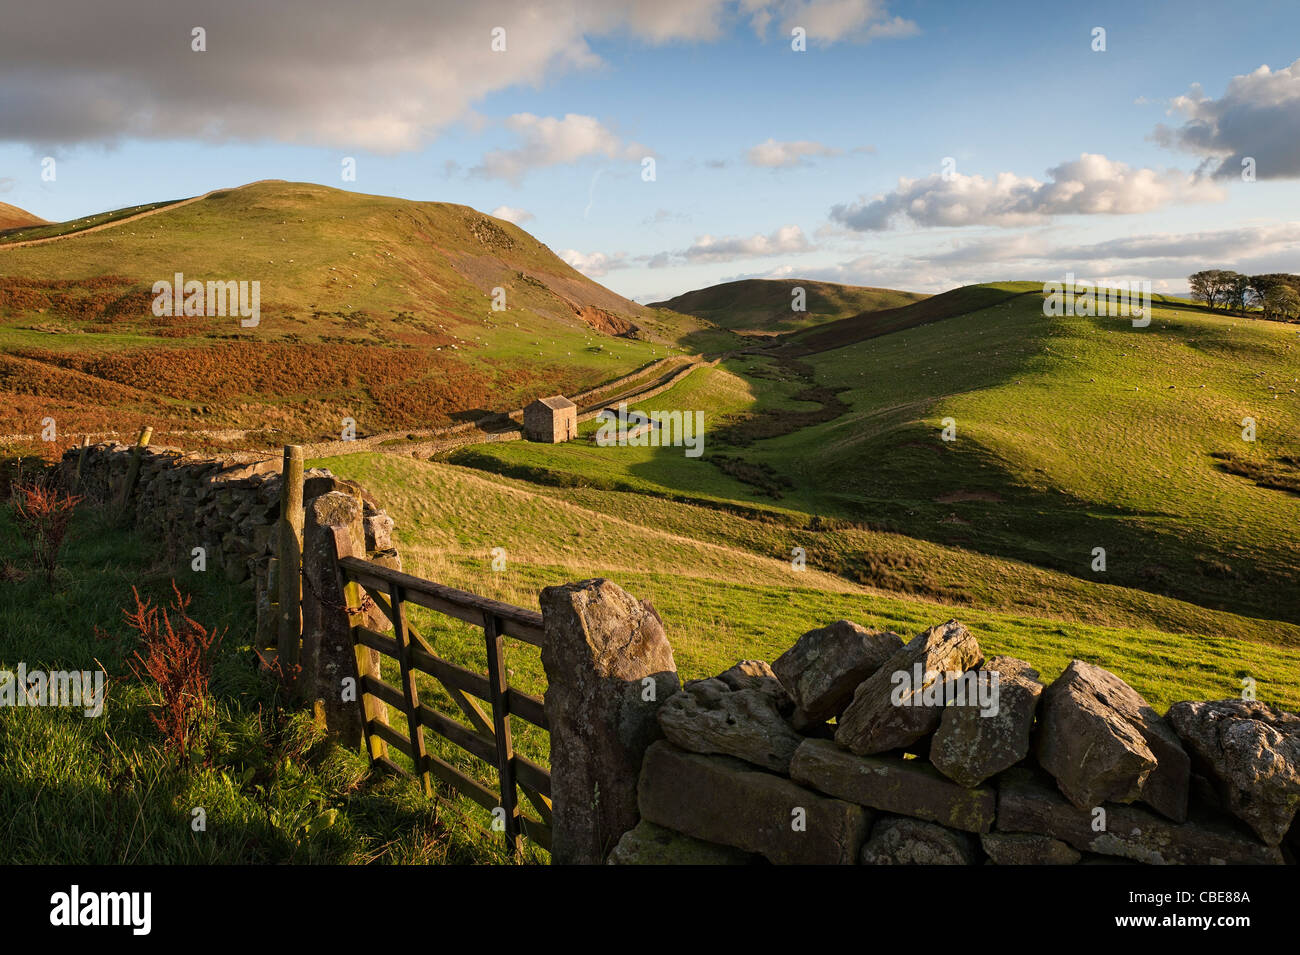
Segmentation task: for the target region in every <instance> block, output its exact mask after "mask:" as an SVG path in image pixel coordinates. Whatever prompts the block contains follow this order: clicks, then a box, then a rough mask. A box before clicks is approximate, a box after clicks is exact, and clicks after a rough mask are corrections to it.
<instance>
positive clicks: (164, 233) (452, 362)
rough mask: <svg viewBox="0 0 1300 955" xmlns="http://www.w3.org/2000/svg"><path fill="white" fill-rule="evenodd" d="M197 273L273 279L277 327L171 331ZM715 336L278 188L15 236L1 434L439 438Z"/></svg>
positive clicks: (360, 203) (269, 288)
mask: <svg viewBox="0 0 1300 955" xmlns="http://www.w3.org/2000/svg"><path fill="white" fill-rule="evenodd" d="M155 209H156V210H157V211H153V210H155ZM141 213H147V214H144V215H143V216H142V215H141ZM106 226H107V227H106ZM54 236H63V237H62V238H59V239H58V240H57V241H49V242H44V243H39V244H35V245H16V244H15V243H19V242H28V241H31V240H32V239H34V238H42V237H45V238H51V237H54ZM6 242H7V243H8V245H7V247H6V244H5V243H6ZM177 272H180V273H183V274H184V276H185V277H186V278H187V279H198V280H200V281H210V280H211V281H217V280H220V281H226V280H236V281H248V282H252V281H257V282H259V283H260V290H261V321H260V324H259V325H258V326H257V327H255V328H242V327H241V326H240V322H239V319H238V318H236V317H224V318H223V317H203V316H191V317H172V316H170V315H167V316H163V317H156V316H154V315H153V313H152V308H151V306H152V303H153V292H152V286H153V283H154V282H156V281H170V280H171V279H172V276H173V275H174V274H175V273H177ZM494 288H502V289H504V290H505V301H506V306H507V307H506V310H504V311H494V310H492V308H491V299H492V295H493V291H492V290H493V289H494ZM702 327H703V323H701V322H700V321H699V320H697V319H693V318H689V317H687V316H681V315H676V314H674V313H671V312H667V311H663V310H654V309H648V308H646V307H644V306H641V305H638V304H636V303H634V302H631V301H629V300H628V299H625V298H623V297H621V296H619V295H616V294H615V293H613V292H611V291H610V290H608V289H606V288H604V287H603V286H601V285H598V284H597V283H595V282H592V281H591V280H590V279H587V278H586V277H584V276H583V275H581V274H580V273H578V272H577V271H575V270H574V269H572V268H571V267H569V266H568V265H567V264H565V263H564V262H563V261H561V260H560V259H559V258H558V257H556V256H555V255H554V254H553V253H552V252H551V250H550V249H548V248H547V247H546V246H544V245H542V244H541V243H540V242H538V241H537V240H536V239H534V238H533V237H532V236H530V235H529V234H528V233H526V232H524V231H523V230H522V229H519V228H518V227H517V226H515V225H513V224H511V223H509V222H505V221H503V220H499V219H494V218H492V217H491V216H487V215H484V214H482V213H480V212H477V211H475V210H473V209H470V208H468V207H465V206H458V205H451V204H447V203H437V202H411V201H407V200H402V199H393V198H387V197H382V196H367V195H360V194H356V193H348V192H342V191H340V190H337V189H331V188H327V187H324V186H317V185H310V184H303V183H287V182H278V181H271V182H260V183H254V184H252V185H249V186H244V187H242V188H238V189H230V190H224V191H218V192H214V193H211V194H209V195H207V196H205V197H200V198H198V199H196V200H192V201H187V202H182V203H157V204H154V205H153V206H146V207H135V208H133V209H126V210H118V211H117V212H112V213H105V214H103V215H99V216H92V217H87V218H86V219H83V220H77V221H76V222H71V223H59V224H55V225H52V226H45V227H40V228H29V229H23V230H19V232H18V233H13V232H11V233H9V234H7V235H6V236H3V237H0V395H3V396H4V398H5V399H6V401H5V403H4V408H5V411H4V412H0V430H3V431H7V432H16V433H30V432H34V431H39V429H40V426H39V422H40V420H41V419H42V418H43V417H45V416H47V415H50V416H53V417H55V418H56V420H57V421H58V422H59V424H60V427H61V429H62V430H63V431H65V432H71V431H73V430H79V429H103V428H112V427H117V428H119V429H120V430H124V431H129V430H131V429H133V428H134V427H137V426H138V425H139V424H141V423H146V422H147V423H150V424H152V425H154V426H155V428H159V427H163V428H167V429H177V428H191V429H202V430H207V431H221V430H223V429H224V430H229V429H255V430H257V432H258V435H259V437H260V439H261V443H263V444H268V443H269V444H275V443H282V442H283V441H285V440H290V439H294V440H296V439H309V438H314V437H326V436H330V435H333V436H334V437H337V436H338V433H339V430H340V428H341V421H342V419H343V418H349V417H350V418H353V419H355V420H356V422H357V430H358V432H359V433H373V432H376V431H382V430H385V429H389V428H406V427H436V426H439V425H442V424H446V423H449V422H451V421H454V420H458V419H461V418H466V417H476V416H477V415H478V414H480V413H482V412H483V411H485V410H493V409H500V408H508V407H516V406H518V405H519V404H521V403H523V402H524V401H526V400H528V399H530V398H532V397H534V396H536V394H538V393H541V392H554V391H576V390H579V389H581V388H584V387H590V386H593V385H596V384H600V383H603V382H605V381H608V380H611V379H614V378H617V377H619V376H621V375H623V374H626V373H628V372H629V371H631V370H633V369H635V368H637V367H640V366H641V365H644V364H645V363H647V362H650V361H652V360H654V359H655V358H661V357H664V356H665V355H667V354H669V353H670V352H673V351H678V350H681V349H680V348H679V346H678V345H677V341H678V340H679V339H682V338H683V337H685V336H686V335H688V334H690V333H691V332H693V331H697V330H699V329H700V328H702ZM253 443H258V442H257V441H254V442H253Z"/></svg>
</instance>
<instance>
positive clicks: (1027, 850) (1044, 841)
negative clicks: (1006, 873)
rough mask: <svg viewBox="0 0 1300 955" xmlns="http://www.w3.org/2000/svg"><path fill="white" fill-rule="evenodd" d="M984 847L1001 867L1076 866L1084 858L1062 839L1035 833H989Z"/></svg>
mask: <svg viewBox="0 0 1300 955" xmlns="http://www.w3.org/2000/svg"><path fill="white" fill-rule="evenodd" d="M980 845H981V846H983V848H984V852H985V853H986V854H987V855H988V857H989V858H990V859H992V860H993V862H995V863H996V864H997V865H1074V864H1075V863H1077V862H1078V861H1079V860H1080V859H1081V858H1083V856H1082V854H1081V853H1080V852H1079V851H1078V850H1077V849H1074V848H1072V847H1071V846H1070V845H1068V844H1067V843H1064V842H1062V841H1061V840H1060V839H1053V838H1052V837H1051V836H1040V835H1037V834H1035V833H1032V832H985V833H981V834H980Z"/></svg>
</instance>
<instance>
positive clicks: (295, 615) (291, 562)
mask: <svg viewBox="0 0 1300 955" xmlns="http://www.w3.org/2000/svg"><path fill="white" fill-rule="evenodd" d="M302 481H303V454H302V448H301V447H300V446H299V445H296V444H287V445H285V447H284V468H283V470H282V471H281V473H280V555H279V567H278V569H279V572H280V626H279V635H278V639H277V641H276V647H277V651H278V655H279V659H280V666H281V668H282V670H283V672H284V673H285V675H286V676H291V675H292V673H293V669H294V667H296V666H298V664H299V661H300V659H301V656H300V652H299V650H300V641H301V640H302V525H303V513H302Z"/></svg>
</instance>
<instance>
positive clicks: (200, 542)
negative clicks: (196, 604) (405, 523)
mask: <svg viewBox="0 0 1300 955" xmlns="http://www.w3.org/2000/svg"><path fill="white" fill-rule="evenodd" d="M134 450H135V449H134V448H132V447H130V446H128V445H125V444H120V443H110V444H97V445H92V446H90V447H88V448H86V449H85V453H84V457H83V455H82V449H80V448H77V449H73V450H70V451H68V452H67V453H66V454H65V455H64V457H63V460H62V463H61V478H62V480H63V483H64V485H65V486H66V487H69V488H73V487H74V486H75V489H76V491H77V493H79V494H83V495H86V496H87V497H88V498H90V499H91V500H96V501H99V502H102V503H104V504H106V505H108V506H110V507H116V506H117V504H118V501H119V500H120V497H121V493H122V489H123V487H124V485H125V482H126V480H127V474H128V472H129V470H130V466H131V459H132V456H133V454H134ZM78 467H80V471H79V472H78ZM282 467H283V459H282V458H281V457H280V456H279V455H274V456H269V455H264V454H253V453H238V454H225V455H220V456H216V457H213V456H207V455H203V454H196V453H184V452H181V451H178V450H175V449H169V448H145V449H143V450H142V453H141V456H140V469H139V476H138V479H137V482H136V485H135V490H134V493H133V494H132V496H131V500H130V502H129V503H128V510H127V514H126V520H127V521H129V522H130V523H132V524H134V526H135V527H136V528H138V529H139V530H140V531H141V532H143V533H144V534H145V535H146V536H147V537H149V538H150V539H152V540H154V541H157V542H158V543H159V544H160V545H161V546H162V547H163V548H164V550H165V551H166V553H167V556H168V558H169V563H172V564H173V565H177V566H180V565H191V564H192V561H193V560H194V558H195V554H194V549H195V548H202V549H203V550H202V557H203V560H204V563H205V564H206V572H208V573H223V574H225V575H226V577H227V578H228V579H230V580H231V581H233V582H235V583H247V584H248V585H249V586H250V588H251V589H252V591H253V593H254V605H255V607H256V614H257V644H258V646H260V647H269V646H271V645H272V644H273V643H274V637H275V628H276V617H275V612H274V608H273V602H274V600H275V598H276V593H277V592H278V587H277V581H276V579H275V571H276V568H275V555H276V552H277V550H278V546H279V539H278V534H277V521H278V519H279V515H280V484H281V479H280V471H281V468H282ZM78 473H79V476H78ZM331 493H342V494H345V495H348V496H349V497H351V498H354V499H356V501H357V502H358V505H357V511H358V514H359V516H360V524H361V526H360V530H359V534H360V535H361V536H362V537H363V538H364V547H365V556H366V557H367V558H368V559H370V560H376V561H379V562H381V563H384V564H385V565H386V566H390V567H396V568H400V566H401V561H400V557H399V555H398V553H397V551H396V549H395V548H394V546H393V520H392V518H391V517H389V516H388V514H387V513H385V511H384V510H383V508H381V507H380V506H379V504H378V503H377V502H376V501H375V500H374V498H373V497H372V495H371V494H370V493H369V492H368V491H366V490H365V488H363V487H361V486H360V485H358V484H357V483H356V482H354V481H347V480H344V479H341V478H338V477H335V476H334V475H333V474H331V473H330V472H329V471H328V470H326V469H323V468H316V469H312V470H309V471H307V472H306V474H305V476H304V482H303V503H304V509H305V510H307V511H309V512H310V509H311V506H312V503H313V501H315V500H316V499H317V498H321V497H323V496H324V495H327V494H331ZM358 549H359V548H358Z"/></svg>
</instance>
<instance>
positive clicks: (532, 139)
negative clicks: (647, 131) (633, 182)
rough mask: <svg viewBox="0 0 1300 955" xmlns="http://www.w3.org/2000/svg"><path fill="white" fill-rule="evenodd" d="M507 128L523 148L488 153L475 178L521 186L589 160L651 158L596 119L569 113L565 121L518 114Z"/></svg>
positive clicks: (476, 170) (643, 149)
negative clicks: (531, 175)
mask: <svg viewBox="0 0 1300 955" xmlns="http://www.w3.org/2000/svg"><path fill="white" fill-rule="evenodd" d="M505 125H506V128H507V129H509V130H511V131H512V132H514V133H515V134H516V135H517V136H518V137H519V138H520V140H521V141H522V142H521V145H520V146H519V147H517V148H515V149H497V150H493V151H492V152H490V153H488V154H487V155H486V156H484V157H483V163H482V165H479V166H476V167H475V168H474V170H473V173H474V174H475V175H478V176H486V177H487V178H489V179H509V180H511V181H512V182H518V181H519V180H520V179H521V178H522V177H523V176H524V174H525V173H527V172H529V171H531V170H533V169H540V168H542V167H544V166H556V165H560V164H561V163H571V162H576V161H577V160H579V159H585V158H586V157H588V156H604V157H605V158H607V159H628V160H635V159H640V158H641V157H643V156H645V155H647V150H646V147H644V146H641V145H639V144H637V143H624V142H623V140H622V139H621V138H620V137H619V136H618V135H617V134H615V133H614V132H613V131H612V130H611V129H609V128H608V127H607V126H605V125H604V124H603V123H601V122H600V120H598V119H596V118H595V117H594V116H581V115H579V114H577V113H568V114H566V115H565V117H564V118H563V119H557V118H555V117H554V116H534V115H533V114H532V113H516V114H515V115H514V116H511V117H510V118H509V119H507V120H506V121H505Z"/></svg>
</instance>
